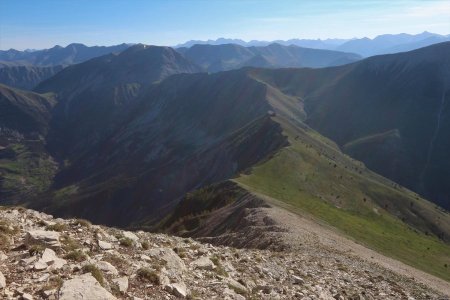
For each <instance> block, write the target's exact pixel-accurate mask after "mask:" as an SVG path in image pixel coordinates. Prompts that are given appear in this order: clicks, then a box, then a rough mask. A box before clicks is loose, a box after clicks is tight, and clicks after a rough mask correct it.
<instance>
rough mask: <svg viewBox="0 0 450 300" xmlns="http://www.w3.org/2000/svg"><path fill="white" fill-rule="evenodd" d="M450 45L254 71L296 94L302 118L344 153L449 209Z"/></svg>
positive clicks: (293, 94) (275, 84)
mask: <svg viewBox="0 0 450 300" xmlns="http://www.w3.org/2000/svg"><path fill="white" fill-rule="evenodd" d="M449 50H450V43H442V44H437V45H433V46H430V47H426V48H422V49H419V50H415V51H411V52H406V53H401V54H393V55H384V56H376V57H372V58H369V59H366V60H363V61H361V62H357V63H354V64H351V65H347V66H343V67H337V68H329V69H321V70H278V71H255V74H257V75H256V76H257V77H258V78H261V80H265V81H266V82H268V83H269V84H271V85H273V86H274V87H276V88H277V89H280V90H282V91H284V92H285V93H287V94H289V95H291V96H295V97H299V98H300V99H301V102H302V103H303V105H304V106H305V110H306V112H307V118H306V123H307V124H309V125H310V126H311V127H313V128H314V129H316V130H317V131H319V132H320V133H321V134H323V135H325V136H327V137H329V138H331V139H332V140H334V141H335V142H336V143H337V144H338V145H339V146H340V147H342V149H343V150H344V151H346V152H347V153H348V154H350V155H352V156H353V157H354V158H356V159H358V160H361V161H363V162H364V163H366V164H367V166H368V167H369V168H370V169H372V170H374V171H376V172H378V173H380V174H381V175H383V176H386V177H388V178H390V179H392V180H393V181H395V182H397V183H399V184H401V185H404V186H406V187H408V188H410V189H412V190H414V191H416V192H418V193H420V194H421V195H423V196H425V197H426V198H428V199H430V200H432V201H433V202H435V203H437V204H439V205H440V206H442V207H444V208H447V209H448V208H449V207H450V199H449V198H448V194H449V189H448V185H447V184H446V182H448V180H449V176H450V175H449V174H450V168H449V167H448V164H447V163H446V161H447V159H446V157H447V153H448V151H449V149H448V143H447V142H446V138H445V136H446V135H445V132H448V130H449V126H450V125H449V124H450V123H449V122H448V119H449V118H448V109H447V107H448V106H447V105H446V103H447V101H448V97H449V93H448V90H449V87H448V78H449V74H448V70H449V68H450V58H449V55H448V53H449ZM349 91H351V93H350V92H349Z"/></svg>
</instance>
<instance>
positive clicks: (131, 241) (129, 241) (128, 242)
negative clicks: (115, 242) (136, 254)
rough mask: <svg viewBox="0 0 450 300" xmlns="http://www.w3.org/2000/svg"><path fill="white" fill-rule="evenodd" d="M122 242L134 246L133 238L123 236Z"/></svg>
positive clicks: (126, 245) (127, 245) (123, 244)
mask: <svg viewBox="0 0 450 300" xmlns="http://www.w3.org/2000/svg"><path fill="white" fill-rule="evenodd" d="M120 244H121V245H122V246H124V247H131V246H133V240H132V239H130V238H127V237H123V238H121V239H120Z"/></svg>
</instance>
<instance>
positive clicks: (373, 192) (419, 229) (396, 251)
mask: <svg viewBox="0 0 450 300" xmlns="http://www.w3.org/2000/svg"><path fill="white" fill-rule="evenodd" d="M275 119H276V120H277V121H278V122H279V123H280V124H282V126H283V128H284V134H286V135H287V136H288V138H289V142H290V143H291V145H290V146H289V147H287V148H284V149H282V150H281V151H279V152H278V153H277V155H275V156H274V157H273V158H272V159H270V160H268V161H266V162H264V163H262V164H260V165H258V166H255V167H254V168H253V170H252V172H251V173H250V174H249V175H241V176H240V177H238V178H237V179H235V181H236V182H238V183H239V184H240V185H242V186H243V187H245V188H247V189H249V190H251V191H254V192H257V193H260V194H265V195H268V196H270V197H272V198H275V199H277V200H280V201H281V206H284V207H286V208H288V209H289V210H291V211H293V212H297V213H305V212H306V213H308V214H311V215H312V216H314V217H315V218H317V219H318V220H321V221H323V222H325V223H327V224H329V225H331V226H333V227H335V228H336V229H337V230H339V231H341V232H343V233H344V234H346V235H348V236H350V237H351V238H353V239H354V240H356V241H357V242H360V243H362V244H364V245H366V246H368V247H369V248H372V249H374V250H376V251H379V252H381V253H383V254H385V255H387V256H390V257H393V258H396V259H398V260H400V261H402V262H404V263H407V264H409V265H412V266H414V267H417V268H418V269H421V270H423V271H426V272H428V273H431V274H433V275H436V276H438V277H441V278H443V279H446V280H450V246H449V245H448V244H446V243H445V242H443V241H442V240H439V239H438V238H437V236H438V235H441V237H442V235H445V234H446V233H448V232H449V228H450V227H449V226H450V222H449V220H450V216H449V214H448V213H446V212H445V211H443V210H441V209H439V208H437V207H435V206H434V205H433V204H431V203H430V202H428V201H425V200H423V199H421V198H419V197H418V196H417V195H416V194H415V193H413V192H411V191H409V190H406V189H404V188H401V187H399V186H397V185H395V184H393V183H392V182H390V181H388V180H386V179H384V178H382V177H380V176H378V175H376V174H374V173H373V172H370V171H369V170H367V169H366V168H365V167H364V165H363V164H361V163H360V162H357V161H355V160H353V159H351V158H349V157H347V156H345V155H343V154H342V153H340V152H339V150H338V149H337V147H334V146H333V143H331V142H329V141H328V142H324V141H323V138H322V140H319V139H317V133H315V132H314V131H312V130H308V129H307V130H301V129H299V128H298V127H297V126H293V125H292V124H290V123H288V122H287V121H285V120H284V119H283V118H280V117H276V118H275ZM276 204H277V205H280V203H276ZM419 214H420V215H419ZM408 224H409V225H408ZM433 228H434V229H435V230H434V232H433V233H432V230H433ZM436 228H440V229H436ZM441 231H443V232H445V233H442V232H441Z"/></svg>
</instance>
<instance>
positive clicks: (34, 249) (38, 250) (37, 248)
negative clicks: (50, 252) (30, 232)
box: [28, 245, 45, 256]
mask: <svg viewBox="0 0 450 300" xmlns="http://www.w3.org/2000/svg"><path fill="white" fill-rule="evenodd" d="M44 250H45V247H44V246H42V245H31V247H30V248H29V249H28V253H29V254H30V255H31V256H33V255H36V254H42V252H44Z"/></svg>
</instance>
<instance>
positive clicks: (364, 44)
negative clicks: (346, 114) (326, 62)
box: [175, 31, 450, 57]
mask: <svg viewBox="0 0 450 300" xmlns="http://www.w3.org/2000/svg"><path fill="white" fill-rule="evenodd" d="M445 41H450V35H439V34H435V33H430V32H427V31H425V32H423V33H420V34H416V35H412V34H405V33H401V34H384V35H379V36H377V37H375V38H373V39H370V38H359V39H356V38H355V39H325V40H321V39H317V40H314V39H290V40H275V41H256V40H253V41H250V42H245V41H243V40H240V39H224V38H219V39H217V40H207V41H199V40H193V41H188V42H186V43H183V44H179V45H176V46H175V47H176V48H181V47H192V46H193V45H196V44H209V45H223V44H237V45H240V46H244V47H251V46H267V45H270V44H273V43H277V44H280V45H285V46H289V45H295V46H299V47H305V48H313V49H326V50H337V51H344V52H351V53H356V54H359V55H361V56H363V57H368V56H373V55H380V54H389V53H397V52H404V51H410V50H414V49H418V48H421V47H425V46H429V45H432V44H436V43H441V42H445Z"/></svg>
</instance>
